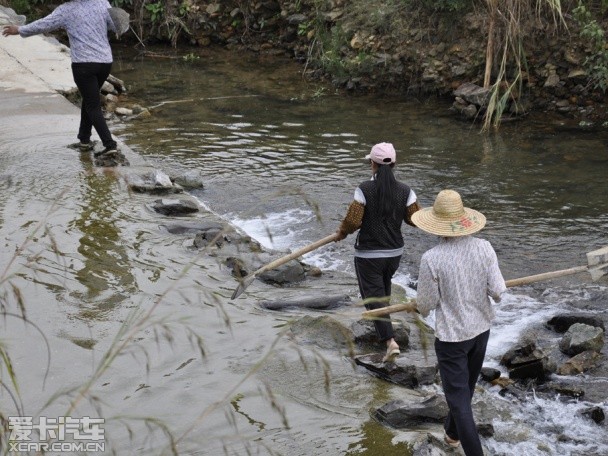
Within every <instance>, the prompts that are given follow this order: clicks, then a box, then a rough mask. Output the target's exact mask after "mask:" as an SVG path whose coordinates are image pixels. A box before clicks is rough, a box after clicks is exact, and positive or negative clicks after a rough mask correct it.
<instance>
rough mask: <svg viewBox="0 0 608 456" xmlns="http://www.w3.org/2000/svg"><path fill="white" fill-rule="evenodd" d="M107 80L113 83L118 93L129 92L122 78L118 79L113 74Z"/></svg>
mask: <svg viewBox="0 0 608 456" xmlns="http://www.w3.org/2000/svg"><path fill="white" fill-rule="evenodd" d="M106 82H108V83H109V84H112V86H113V87H114V89H115V90H116V92H118V93H126V92H127V88H126V87H125V83H124V82H123V81H122V79H118V78H117V77H116V76H113V75H110V76H108V78H107V79H106Z"/></svg>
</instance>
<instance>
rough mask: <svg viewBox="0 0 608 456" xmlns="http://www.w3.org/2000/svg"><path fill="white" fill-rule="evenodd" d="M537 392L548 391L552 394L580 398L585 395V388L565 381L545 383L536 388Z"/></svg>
mask: <svg viewBox="0 0 608 456" xmlns="http://www.w3.org/2000/svg"><path fill="white" fill-rule="evenodd" d="M536 391H537V392H538V393H548V394H550V395H552V396H555V395H559V396H565V397H573V398H576V399H578V398H581V397H583V396H585V390H584V389H582V388H579V387H578V386H574V385H569V384H566V383H545V384H543V385H539V386H538V387H537V388H536Z"/></svg>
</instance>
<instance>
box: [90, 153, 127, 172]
mask: <svg viewBox="0 0 608 456" xmlns="http://www.w3.org/2000/svg"><path fill="white" fill-rule="evenodd" d="M93 163H94V164H95V166H99V167H103V168H114V167H117V166H129V165H130V163H129V160H127V157H125V155H124V154H123V153H122V152H120V151H116V152H108V153H105V154H103V155H100V156H98V157H95V158H94V160H93Z"/></svg>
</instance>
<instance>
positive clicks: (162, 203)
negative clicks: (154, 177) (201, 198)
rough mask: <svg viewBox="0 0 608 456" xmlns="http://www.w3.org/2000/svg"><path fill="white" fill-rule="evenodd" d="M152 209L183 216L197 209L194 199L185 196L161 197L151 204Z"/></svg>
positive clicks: (161, 212) (160, 212)
mask: <svg viewBox="0 0 608 456" xmlns="http://www.w3.org/2000/svg"><path fill="white" fill-rule="evenodd" d="M151 208H152V210H154V211H155V212H158V213H159V214H163V215H176V216H184V215H189V214H193V213H195V212H198V211H199V209H200V208H199V205H198V203H197V202H196V201H194V200H191V199H186V198H174V199H169V198H163V199H159V200H156V201H155V202H154V204H152V206H151Z"/></svg>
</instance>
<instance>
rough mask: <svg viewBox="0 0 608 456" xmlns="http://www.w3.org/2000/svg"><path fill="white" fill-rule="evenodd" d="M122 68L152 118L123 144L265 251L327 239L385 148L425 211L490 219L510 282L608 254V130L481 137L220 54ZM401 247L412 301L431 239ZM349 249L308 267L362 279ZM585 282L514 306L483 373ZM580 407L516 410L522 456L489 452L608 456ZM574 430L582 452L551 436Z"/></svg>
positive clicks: (560, 128)
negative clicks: (457, 206)
mask: <svg viewBox="0 0 608 456" xmlns="http://www.w3.org/2000/svg"><path fill="white" fill-rule="evenodd" d="M118 62H119V63H118V64H117V65H116V69H115V74H116V75H117V76H118V77H120V78H122V79H124V80H125V81H126V83H127V84H128V87H129V89H130V96H131V97H132V98H133V99H135V100H137V99H139V100H141V101H142V104H144V105H145V106H152V107H154V109H153V116H152V117H151V118H149V119H146V120H144V121H141V122H133V123H127V124H126V125H125V127H124V129H123V130H122V133H121V134H122V136H123V137H124V138H125V139H126V141H127V142H128V144H129V145H131V146H132V147H133V148H135V149H136V150H138V151H140V152H141V153H142V154H144V155H145V156H146V157H148V158H150V159H151V160H153V161H155V162H157V163H159V165H160V166H161V167H162V166H165V167H169V168H171V167H173V168H180V169H194V168H195V169H198V170H200V171H202V172H203V173H204V175H205V176H207V179H206V182H207V186H206V188H205V189H204V191H201V192H198V193H195V195H196V196H197V197H198V198H199V199H200V201H201V202H202V203H203V204H204V205H205V206H207V207H208V208H209V209H210V210H212V211H213V212H215V213H217V214H219V215H220V216H221V217H222V218H224V219H226V220H228V221H230V222H231V223H232V224H234V225H236V226H238V227H240V228H241V229H243V230H244V231H245V232H247V233H248V234H250V235H251V236H253V237H254V238H256V239H257V240H259V241H260V242H262V243H263V244H264V245H265V246H266V247H269V248H279V249H285V248H291V249H293V248H296V247H301V246H302V245H305V244H307V243H310V242H312V241H314V240H316V239H319V238H321V237H323V236H325V235H327V234H329V233H331V232H333V231H334V230H335V228H336V227H337V225H338V223H339V222H340V220H341V218H342V217H343V215H344V213H345V210H346V207H347V205H348V204H349V202H350V201H351V199H352V194H353V191H354V188H355V187H356V186H357V184H358V183H359V182H361V181H362V180H364V179H367V178H368V177H369V167H368V165H366V164H365V163H364V162H363V161H362V160H361V158H362V157H363V156H364V155H365V154H366V153H367V152H368V150H369V149H370V147H371V145H373V144H374V143H376V142H380V141H389V142H392V143H393V144H394V145H395V147H396V149H397V151H398V160H397V162H398V163H397V168H396V170H397V174H398V178H400V179H401V180H403V181H405V182H406V183H408V184H409V185H410V186H411V187H412V188H413V189H414V190H415V191H416V193H417V195H418V197H419V200H420V201H421V203H422V205H423V206H429V205H432V202H433V199H434V196H435V195H436V193H437V192H438V191H439V190H441V189H444V188H453V189H456V190H458V191H459V192H460V193H461V194H462V195H463V198H464V201H465V204H466V205H470V206H471V207H474V208H477V209H479V210H481V211H482V212H483V213H485V215H486V216H487V218H488V224H487V228H486V229H485V230H484V232H483V236H484V237H486V238H487V239H488V240H490V241H491V242H492V244H493V245H494V246H495V248H496V250H497V253H498V256H499V260H500V264H501V267H502V269H503V274H504V275H505V277H506V278H515V277H520V276H525V275H530V274H535V273H539V272H544V271H548V270H554V269H562V268H568V267H572V266H575V265H579V264H585V262H586V258H585V252H587V251H590V250H593V249H596V248H599V247H602V246H603V245H605V244H606V233H607V232H608V198H607V197H606V195H608V179H607V176H608V149H607V148H606V146H605V145H606V144H607V140H608V133H607V132H606V131H601V132H581V131H580V130H579V131H577V130H575V129H570V128H569V126H568V124H567V123H565V122H563V121H560V120H551V119H549V118H546V117H544V116H536V117H534V118H528V119H525V120H524V121H521V122H519V123H511V124H504V125H503V126H502V127H501V129H500V131H499V132H496V133H491V134H487V135H484V134H480V133H479V128H478V126H474V125H470V124H468V123H466V122H463V121H460V120H457V119H455V118H454V116H453V115H452V114H451V113H450V112H448V109H447V108H448V106H447V105H446V104H444V103H439V102H433V101H430V102H416V101H412V100H407V101H406V100H403V99H401V98H399V97H375V96H346V95H344V94H342V93H338V92H335V91H334V89H333V88H332V87H331V86H326V85H321V84H316V83H307V82H305V81H304V80H302V78H301V69H302V68H301V67H300V66H294V64H293V63H291V62H289V61H283V60H281V59H277V58H265V57H260V58H257V57H254V56H248V55H245V56H238V57H235V56H233V55H231V54H229V53H227V52H223V51H220V52H209V53H205V54H203V55H201V57H200V59H196V60H191V61H184V60H166V59H150V58H137V57H135V58H134V57H131V56H128V55H127V54H125V56H124V57H123V58H122V59H119V60H118ZM404 233H405V236H406V254H405V255H404V258H403V261H402V267H401V269H400V271H399V273H398V274H397V276H396V278H395V281H396V282H397V283H400V284H401V285H403V286H405V287H406V288H408V289H409V292H410V293H411V294H413V295H415V291H414V290H411V289H410V288H409V285H410V284H411V282H412V281H413V280H415V278H416V276H417V265H418V262H419V258H420V255H421V254H422V253H423V252H424V251H425V250H426V249H427V248H429V247H430V246H432V245H433V244H434V243H435V239H433V237H432V236H428V235H426V234H424V233H421V232H417V231H416V230H413V229H407V228H406V229H405V230H404ZM352 243H353V239H352V238H348V239H347V240H345V241H344V242H342V243H341V244H340V245H339V246H337V247H336V248H331V249H326V250H321V251H320V252H315V253H313V254H310V255H309V256H307V257H306V258H307V261H308V262H310V263H313V264H315V265H317V266H319V267H321V268H322V269H330V270H331V269H336V270H342V271H347V272H350V273H352V270H353V266H352ZM588 282H589V278H588V277H583V276H582V275H581V276H578V277H575V278H571V279H569V280H567V281H560V282H559V285H558V283H547V284H544V288H543V289H542V290H543V292H542V293H538V289H537V293H536V294H534V293H533V290H530V292H529V293H528V294H526V293H525V290H524V291H523V292H522V290H519V291H513V293H512V294H509V295H508V296H507V297H506V298H505V300H504V301H505V302H504V303H503V304H502V305H501V306H500V310H499V314H498V319H497V322H496V325H495V329H494V330H493V332H492V339H491V342H490V347H489V351H488V364H489V365H495V366H496V365H498V362H497V361H498V359H499V358H500V356H501V355H502V353H504V352H505V351H506V349H508V348H509V347H510V346H511V344H513V343H515V342H516V341H517V339H518V337H519V336H520V334H521V333H522V332H523V331H525V329H526V328H527V327H529V326H531V325H535V324H540V323H541V322H543V321H546V320H547V319H548V318H549V317H550V316H551V315H553V314H555V313H557V312H558V311H560V310H564V311H565V310H568V309H569V306H568V303H570V302H572V301H573V300H577V299H579V300H582V299H586V298H588V297H589V296H590V295H600V296H601V295H605V291H606V289H605V283H606V282H605V281H604V282H603V283H604V287H600V286H597V285H591V284H588ZM350 291H351V292H352V291H353V290H352V289H351V290H350ZM355 293H356V292H355ZM604 385H606V382H605V381H604ZM294 387H295V388H299V387H301V385H294ZM287 394H294V392H289V391H288V392H287ZM538 401H541V399H538ZM307 405H308V406H311V405H313V404H310V403H308V404H307ZM314 406H318V405H316V404H314ZM580 406H581V405H580V404H576V405H570V406H569V407H565V408H564V407H562V405H561V404H559V403H555V404H553V403H546V404H543V405H542V407H539V406H538V404H531V405H530V408H529V409H525V408H524V409H523V410H521V413H522V415H524V416H526V415H528V418H527V419H526V421H528V422H529V424H530V426H531V427H532V428H533V430H532V431H531V432H530V433H529V435H528V438H527V439H525V441H523V442H521V443H520V444H518V445H519V446H518V447H517V449H514V448H513V446H512V445H511V446H509V445H506V446H501V443H499V442H494V443H493V444H492V445H493V450H494V451H496V452H500V451H505V452H506V454H536V452H537V451H540V450H538V444H539V442H543V441H544V442H545V444H546V447H547V448H548V451H549V452H550V453H551V454H584V453H587V452H592V451H599V453H594V454H600V453H604V454H605V453H606V452H608V438H607V437H606V433H605V427H596V429H594V428H593V426H589V425H588V424H587V423H585V422H583V421H582V420H579V422H577V423H576V424H572V423H571V420H572V414H573V412H574V411H575V410H576V409H577V408H579V407H580ZM540 408H543V409H545V412H544V413H540V414H539V412H538V410H539V409H540ZM261 421H264V419H263V418H262V419H261ZM330 421H331V419H330ZM338 421H339V420H338ZM327 425H328V426H329V427H331V425H330V424H329V423H328V424H327ZM500 425H501V424H500V423H498V424H497V426H498V427H499V428H500ZM504 426H507V424H504ZM570 426H572V427H573V428H575V429H577V431H574V434H577V436H576V439H574V440H575V442H580V441H581V440H582V441H584V442H585V443H584V444H582V446H579V447H577V446H576V445H577V443H574V444H573V443H572V442H561V443H560V442H558V441H554V442H552V441H551V439H552V438H551V437H548V436H547V433H550V432H551V429H553V431H555V429H557V428H562V427H564V428H565V429H568V428H569V427H570ZM310 429H311V428H307V429H306V430H300V429H298V430H297V432H298V433H304V434H306V435H307V437H306V438H310V439H311V440H312V441H316V440H317V439H319V440H321V442H319V443H318V445H319V447H318V448H319V450H318V452H316V451H315V450H314V449H310V454H313V453H314V454H331V453H332V451H331V450H329V449H328V447H329V448H331V444H327V443H322V442H323V441H329V442H331V440H332V438H336V436H335V435H334V434H333V433H332V432H331V431H323V432H321V433H319V434H318V435H315V432H314V431H311V430H310ZM319 429H323V427H321V428H319ZM350 431H351V430H349V432H350ZM326 432H328V433H327V434H326ZM565 432H566V433H567V431H565ZM310 433H312V434H313V435H310ZM342 437H344V436H342ZM342 437H340V438H342ZM347 440H348V439H347ZM366 445H367V444H366V443H364V442H359V443H358V444H357V445H354V446H352V445H351V451H352V454H370V455H371V454H387V453H386V451H387V448H386V447H385V446H384V445H381V447H382V450H381V452H382V453H381V452H380V451H378V452H375V450H374V448H372V447H367V446H366ZM576 448H578V450H577V449H576ZM282 449H283V450H284V448H282ZM570 452H571V453H570ZM288 453H289V451H288ZM290 454H291V453H290ZM349 454H350V453H349ZM391 454H392V453H391Z"/></svg>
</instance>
